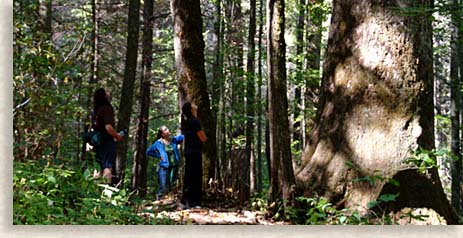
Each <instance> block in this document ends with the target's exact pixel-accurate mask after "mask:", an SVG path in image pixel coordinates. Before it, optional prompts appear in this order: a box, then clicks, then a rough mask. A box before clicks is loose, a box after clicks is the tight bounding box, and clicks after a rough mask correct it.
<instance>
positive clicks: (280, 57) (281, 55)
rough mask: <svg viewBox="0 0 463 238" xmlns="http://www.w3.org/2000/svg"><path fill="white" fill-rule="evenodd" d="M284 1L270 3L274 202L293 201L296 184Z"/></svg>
mask: <svg viewBox="0 0 463 238" xmlns="http://www.w3.org/2000/svg"><path fill="white" fill-rule="evenodd" d="M284 9H285V3H284V0H269V1H268V3H267V28H268V32H267V42H268V45H267V62H268V100H269V102H268V107H269V111H268V117H269V127H270V161H271V173H270V174H271V176H270V184H271V185H270V199H269V202H270V203H272V202H275V201H278V200H279V199H284V200H286V201H293V197H292V196H293V194H294V192H295V191H294V188H295V186H294V185H295V180H294V173H293V166H292V162H291V149H290V133H289V121H288V110H287V109H288V99H287V96H286V65H285V64H286V61H285V51H286V49H285V48H286V45H285V39H284V24H285V15H284Z"/></svg>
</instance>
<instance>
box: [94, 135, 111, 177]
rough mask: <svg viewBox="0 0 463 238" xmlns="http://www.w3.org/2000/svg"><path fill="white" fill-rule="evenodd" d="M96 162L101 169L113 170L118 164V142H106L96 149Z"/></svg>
mask: <svg viewBox="0 0 463 238" xmlns="http://www.w3.org/2000/svg"><path fill="white" fill-rule="evenodd" d="M95 154H96V161H97V162H98V164H100V166H101V169H102V170H103V169H107V168H109V169H112V168H113V166H114V165H115V162H116V142H115V141H114V140H112V139H111V140H105V141H104V142H103V143H102V144H101V145H99V146H96V147H95Z"/></svg>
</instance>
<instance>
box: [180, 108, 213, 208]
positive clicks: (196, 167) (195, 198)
mask: <svg viewBox="0 0 463 238" xmlns="http://www.w3.org/2000/svg"><path fill="white" fill-rule="evenodd" d="M197 112H198V106H196V105H195V104H194V103H189V102H187V103H185V104H184V105H183V106H182V114H183V115H182V126H181V130H182V134H183V135H184V137H185V138H184V140H185V144H184V155H185V175H184V178H183V183H184V185H183V196H182V199H181V203H182V206H183V208H190V207H197V206H201V196H202V178H203V165H202V157H201V152H202V144H203V143H204V142H205V141H206V140H207V137H206V134H205V133H204V131H203V130H202V128H201V124H200V123H199V121H198V119H197Z"/></svg>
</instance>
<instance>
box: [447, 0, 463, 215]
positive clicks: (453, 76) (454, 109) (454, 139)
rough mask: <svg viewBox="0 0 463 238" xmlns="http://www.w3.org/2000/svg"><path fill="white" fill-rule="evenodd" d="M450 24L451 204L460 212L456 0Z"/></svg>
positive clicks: (459, 92)
mask: <svg viewBox="0 0 463 238" xmlns="http://www.w3.org/2000/svg"><path fill="white" fill-rule="evenodd" d="M451 4H452V6H453V7H452V9H453V11H452V16H451V17H452V23H451V40H450V45H451V47H450V48H451V52H450V54H451V58H450V122H451V143H450V144H451V146H450V147H451V151H452V154H453V156H455V157H454V159H452V160H451V165H450V168H451V170H450V171H451V176H452V185H451V188H452V195H451V203H452V206H453V208H455V210H457V211H461V210H462V207H461V206H462V202H463V200H462V197H461V182H462V178H461V177H462V157H461V139H460V138H461V137H460V130H461V127H460V110H461V104H460V103H461V99H460V97H461V86H460V75H459V72H458V71H459V67H460V62H459V61H460V59H459V57H458V54H459V44H461V42H460V41H459V40H461V39H459V35H458V33H459V29H460V28H459V26H460V25H461V24H459V22H458V19H459V12H458V11H459V9H460V8H459V6H458V5H459V4H458V1H457V0H452V3H451Z"/></svg>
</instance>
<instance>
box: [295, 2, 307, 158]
mask: <svg viewBox="0 0 463 238" xmlns="http://www.w3.org/2000/svg"><path fill="white" fill-rule="evenodd" d="M306 7H307V6H306V4H305V0H299V4H298V8H299V16H298V19H297V26H296V57H297V59H296V87H295V92H294V101H293V105H294V106H293V107H294V111H293V112H294V113H293V117H294V124H293V141H294V142H297V143H296V148H295V149H296V150H301V148H302V147H301V146H300V145H301V142H302V138H301V134H302V133H301V119H300V118H299V115H300V114H301V108H302V98H301V96H302V93H301V86H300V83H301V82H303V73H304V72H303V66H304V60H303V57H302V56H303V55H304V29H305V27H304V24H305V8H306Z"/></svg>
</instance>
